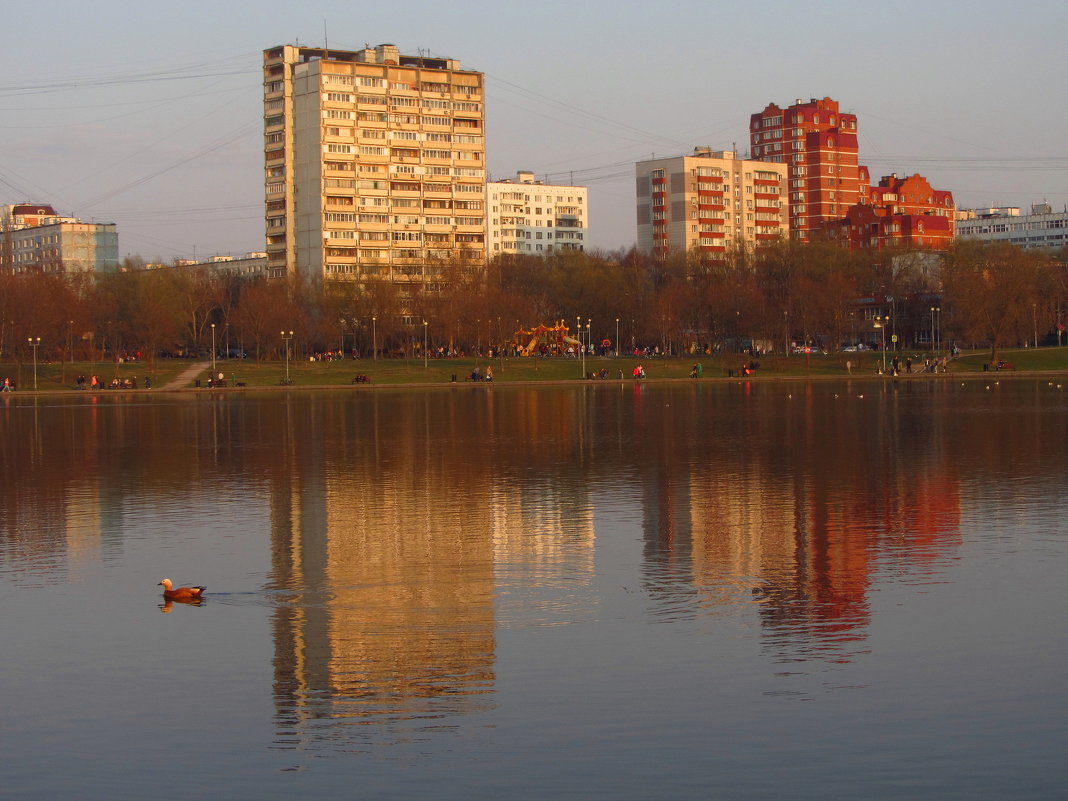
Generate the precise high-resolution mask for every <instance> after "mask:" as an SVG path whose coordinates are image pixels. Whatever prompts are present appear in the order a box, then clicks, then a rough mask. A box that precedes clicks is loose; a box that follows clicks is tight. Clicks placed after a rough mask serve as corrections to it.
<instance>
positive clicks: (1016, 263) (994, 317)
mask: <svg viewBox="0 0 1068 801" xmlns="http://www.w3.org/2000/svg"><path fill="white" fill-rule="evenodd" d="M1049 273H1050V264H1049V257H1048V256H1046V255H1045V254H1043V253H1040V252H1039V251H1035V250H1024V249H1023V248H1020V247H1017V246H1016V245H1012V244H1009V243H1005V242H991V243H987V242H982V241H978V240H967V239H966V240H960V241H958V242H955V243H954V245H953V247H952V248H951V249H950V251H949V254H948V257H947V260H946V264H945V268H944V274H943V283H944V286H945V293H944V296H943V298H944V313H945V312H948V314H949V317H950V318H951V320H952V324H953V325H954V326H956V328H957V330H959V331H960V333H961V335H962V336H963V337H964V339H966V340H968V341H971V342H973V343H980V342H988V343H989V344H990V360H991V362H996V361H997V359H998V349H999V348H1001V347H1003V346H1004V345H1006V344H1007V343H1010V342H1018V341H1020V340H1026V339H1027V336H1028V332H1029V331H1031V330H1032V326H1033V325H1034V319H1035V318H1034V315H1035V312H1036V308H1037V305H1038V304H1039V303H1040V302H1041V300H1042V298H1041V295H1040V290H1041V288H1042V286H1043V283H1044V281H1046V278H1047V276H1048V275H1049Z"/></svg>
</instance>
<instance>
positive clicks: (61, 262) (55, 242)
mask: <svg viewBox="0 0 1068 801" xmlns="http://www.w3.org/2000/svg"><path fill="white" fill-rule="evenodd" d="M118 264H119V235H118V232H117V230H116V228H115V223H96V222H83V221H82V220H79V219H77V218H75V217H62V216H60V215H58V214H56V212H55V210H54V209H53V208H52V207H51V206H48V205H46V204H35V203H19V204H15V205H11V206H4V207H3V208H2V209H0V269H3V270H4V271H6V272H16V273H21V272H41V273H99V272H109V271H112V270H115V269H117V268H118Z"/></svg>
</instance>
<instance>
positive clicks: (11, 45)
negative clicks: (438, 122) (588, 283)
mask: <svg viewBox="0 0 1068 801" xmlns="http://www.w3.org/2000/svg"><path fill="white" fill-rule="evenodd" d="M1066 31H1068V4H1065V3H1063V2H1053V1H1050V2H1040V1H1039V0H1018V1H1017V2H1014V3H1005V2H1003V0H1001V1H999V2H987V0H973V2H968V3H963V2H950V1H949V0H926V1H925V2H915V1H914V0H899V2H895V3H887V2H880V3H871V2H863V0H853V2H838V0H826V1H824V2H817V1H816V0H807V1H803V0H793V2H784V1H781V0H765V2H763V3H759V4H753V3H747V4H741V3H720V2H712V1H711V0H708V1H706V2H690V1H689V0H676V1H673V0H660V1H659V2H656V3H651V2H648V0H644V1H643V2H631V0H615V1H614V2H608V1H607V0H540V2H536V3H532V2H524V3H517V2H508V1H507V0H498V2H485V3H481V2H464V0H452V2H448V3H445V2H441V0H436V1H435V2H429V1H428V0H407V1H406V2H388V3H386V2H383V3H381V4H376V3H374V2H368V1H367V0H365V1H364V2H352V0H345V1H344V2H333V1H331V2H318V3H316V2H314V0H312V1H311V2H304V3H293V2H291V0H290V1H289V2H277V1H276V0H258V2H244V0H233V1H228V2H218V1H217V2H202V1H201V0H184V2H182V3H172V4H166V5H165V6H164V5H161V6H160V7H157V6H156V4H154V3H146V2H143V0H142V2H137V3H134V2H127V1H126V0H99V2H93V3H86V2H84V0H83V1H82V2H67V1H66V0H58V2H51V3H38V4H33V3H20V4H16V5H13V6H12V7H11V8H8V9H6V10H5V12H4V32H5V36H4V39H5V42H4V47H3V48H2V49H0V203H4V204H6V203H17V202H23V201H29V202H34V203H47V204H50V205H52V206H53V207H54V208H55V209H56V211H57V212H59V213H60V214H65V215H71V216H77V217H80V218H82V219H85V220H95V221H98V222H114V223H116V224H117V226H118V232H119V253H120V257H124V256H127V255H139V256H141V257H142V258H145V259H146V260H149V261H154V260H157V259H158V260H164V261H168V260H170V259H173V258H204V257H209V256H214V255H240V254H243V253H246V252H249V251H261V250H263V248H264V224H263V161H262V159H263V157H262V153H263V146H262V108H263V105H262V72H261V61H262V53H263V50H265V49H267V48H270V47H273V46H276V45H280V44H302V45H309V46H317V47H321V46H323V45H324V43H325V44H328V45H329V46H330V47H331V48H338V49H350V50H355V49H359V48H361V47H363V46H364V45H365V44H371V45H375V44H381V43H384V42H389V43H393V44H396V45H397V46H398V47H399V48H400V50H401V52H402V53H405V54H417V53H419V52H423V53H428V54H430V55H434V56H440V57H447V58H453V59H458V60H459V61H460V62H461V65H462V66H463V68H465V69H475V70H479V71H482V72H484V73H485V74H486V140H487V141H486V150H487V156H486V158H487V168H488V172H489V175H490V178H491V179H500V178H507V177H512V176H514V175H515V173H516V171H518V170H530V171H533V172H534V173H535V174H536V176H537V177H538V178H539V179H542V180H546V181H547V182H550V183H563V184H569V183H574V184H577V185H584V186H588V187H589V203H590V232H589V241H590V246H591V247H593V248H598V249H602V250H608V251H611V250H617V249H620V248H627V247H630V246H631V245H633V244H634V241H635V212H634V177H633V175H634V163H635V162H637V161H641V160H643V159H648V158H652V157H654V156H655V157H658V158H659V157H664V156H676V155H681V154H684V153H690V152H692V150H693V148H694V147H696V146H708V147H712V148H714V149H717V150H721V149H732V148H736V149H737V150H738V151H739V152H740V153H741V154H742V155H746V153H747V151H748V146H749V144H748V125H749V115H750V114H753V113H756V112H758V111H760V110H762V109H763V108H764V107H765V106H766V105H767V104H768V103H772V102H774V103H777V104H778V105H780V106H784V107H785V106H787V105H789V104H791V103H793V102H794V101H795V100H796V99H798V98H801V99H804V100H808V99H810V98H813V97H820V98H822V97H831V98H834V99H835V100H837V101H838V102H839V103H840V105H841V109H842V110H843V111H848V112H853V113H855V114H856V115H857V117H858V131H859V142H860V161H861V163H862V164H867V165H868V166H869V167H870V170H871V175H872V179H873V180H876V179H877V178H878V177H880V176H883V175H889V174H890V173H893V172H896V173H898V174H899V175H905V174H912V173H915V172H919V173H921V174H923V175H924V176H926V177H927V178H928V179H929V180H930V181H931V183H932V185H933V186H934V187H935V188H936V189H948V190H950V191H951V192H953V195H954V199H955V201H956V203H957V205H958V207H960V208H974V207H981V206H989V205H1001V206H1006V205H1014V206H1020V207H1022V208H1024V209H1025V210H1026V209H1029V208H1030V206H1031V204H1032V203H1036V202H1043V201H1046V202H1049V203H1050V204H1052V205H1053V206H1054V208H1055V209H1061V208H1064V207H1065V206H1066V204H1068V182H1066V174H1065V173H1066V170H1068V104H1066V103H1065V102H1064V101H1065V90H1064V88H1063V87H1064V75H1065V74H1066V67H1068V48H1066V47H1065V46H1064V43H1063V42H1064V34H1065V32H1066Z"/></svg>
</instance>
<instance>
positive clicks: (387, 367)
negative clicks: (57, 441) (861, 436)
mask: <svg viewBox="0 0 1068 801" xmlns="http://www.w3.org/2000/svg"><path fill="white" fill-rule="evenodd" d="M904 355H905V354H904V353H903V354H902V358H903V357H904ZM911 355H913V356H915V357H917V358H915V359H914V362H918V363H919V364H920V365H922V363H923V358H924V353H923V352H919V353H912V354H911ZM1000 355H1001V358H1002V359H1004V360H1005V361H1008V362H1011V363H1013V364H1015V365H1016V368H1017V370H1019V371H1068V347H1063V348H1039V349H1038V350H1035V349H1033V348H1024V349H1014V350H1005V351H1002V352H1001V354H1000ZM889 357H890V354H887V358H888V359H889ZM989 358H990V353H989V351H986V350H983V351H972V352H965V353H964V354H962V355H961V358H960V359H958V360H956V361H954V362H951V363H950V367H949V372H950V373H951V374H967V373H981V372H983V363H984V362H986V361H988V360H989ZM750 360H751V357H749V356H746V355H743V354H737V353H732V354H719V355H716V356H700V357H698V356H685V357H674V358H656V357H651V358H644V357H643V358H641V359H636V358H634V357H631V356H621V357H620V358H618V359H616V358H610V357H608V358H602V357H587V359H586V364H585V372H587V373H594V374H596V373H598V372H599V371H600V370H601V369H602V368H604V369H606V370H607V371H608V377H609V378H612V379H616V380H618V379H619V378H620V374H621V373H622V376H623V378H624V379H628V380H629V379H630V378H631V371H632V369H633V368H634V366H635V365H636V364H638V363H639V362H640V363H641V364H643V365H644V366H645V372H646V376H647V377H648V378H649V379H663V378H675V379H685V378H688V377H689V374H690V369H691V367H692V366H693V365H694V364H695V363H697V362H700V363H701V365H702V367H703V371H702V377H703V378H705V379H710V378H726V377H727V376H728V371H732V372H733V374H734V376H737V375H738V374H739V371H740V369H741V366H742V364H743V363H748V362H749V361H750ZM756 361H758V362H759V363H760V369H758V370H756V371H754V372H753V376H754V377H756V378H761V377H764V378H805V377H813V378H819V377H844V376H846V375H848V373H847V369H846V362H847V361H848V362H851V364H852V375H853V376H854V377H857V376H872V375H877V374H878V372H879V368H880V366H881V365H882V356H881V355H880V354H878V353H873V352H870V351H869V352H863V353H834V354H816V353H814V354H811V355H809V356H807V357H806V356H804V355H790V356H784V355H782V354H778V355H770V356H762V357H759V358H757V359H756ZM198 363H203V362H194V361H192V360H185V359H173V360H172V359H166V360H159V361H158V362H157V363H156V364H155V365H149V364H147V363H143V362H138V363H125V364H113V363H111V362H95V363H93V362H76V363H74V364H67V365H61V364H39V365H38V369H37V385H38V388H39V389H40V390H53V391H54V390H63V389H67V390H73V389H74V387H75V384H74V379H75V376H77V375H79V374H82V375H85V376H86V377H88V376H90V375H92V374H94V373H95V374H96V375H98V376H99V377H100V379H101V381H102V382H103V383H105V384H106V383H108V382H110V381H111V379H112V378H119V379H125V378H134V377H136V378H137V385H138V387H139V388H144V379H145V376H151V378H152V382H153V387H154V388H156V389H158V388H160V387H162V386H164V385H165V384H167V383H168V382H169V381H171V380H173V379H175V378H176V377H178V376H179V375H181V373H182V372H183V371H185V370H187V369H188V368H190V367H191V366H193V365H194V364H198ZM476 364H477V365H478V366H479V367H480V368H481V369H482V372H483V373H485V370H486V367H487V366H492V367H493V372H494V379H495V381H496V382H497V383H499V384H505V383H524V382H536V381H579V380H581V379H582V377H583V375H584V373H583V366H582V360H581V359H566V358H552V359H540V358H539V359H530V358H505V359H493V360H487V359H477V360H476V359H473V358H466V359H430V360H428V361H427V363H426V366H425V367H424V363H423V361H422V360H421V359H379V360H378V361H371V360H367V359H364V360H362V361H353V360H351V359H347V360H344V361H337V362H307V361H297V360H294V361H291V362H290V364H289V374H290V378H291V380H292V382H293V385H294V386H297V387H312V386H326V387H329V386H337V387H340V386H350V385H351V383H352V378H353V376H355V375H356V374H357V373H363V374H365V375H367V376H368V377H369V378H370V381H371V384H372V385H414V384H447V383H450V382H451V380H452V376H453V375H455V376H456V380H457V382H458V383H461V384H463V383H465V378H466V376H468V375H470V373H471V371H472V369H474V367H475V365H476ZM209 369H210V367H208V368H205V369H203V370H201V371H200V373H199V374H198V375H197V376H195V377H194V378H192V379H190V380H189V381H188V382H186V383H184V384H183V386H184V387H189V388H192V387H194V386H195V381H196V379H197V378H199V379H200V380H201V382H202V385H203V384H206V379H207V377H208V371H209ZM216 371H217V372H222V373H223V374H224V375H225V376H226V380H227V383H228V385H230V386H232V385H233V383H234V381H236V382H238V383H242V384H244V385H245V386H247V387H277V386H280V385H282V382H283V379H284V378H285V375H286V365H285V362H279V361H268V362H256V361H251V360H220V361H218V362H217V365H216ZM4 375H8V376H11V377H12V378H13V379H14V380H16V381H17V382H18V386H19V387H20V388H21V389H23V390H27V389H32V388H33V368H32V366H31V365H28V364H23V365H21V367H19V366H16V365H12V364H6V365H4V364H0V377H2V376H4Z"/></svg>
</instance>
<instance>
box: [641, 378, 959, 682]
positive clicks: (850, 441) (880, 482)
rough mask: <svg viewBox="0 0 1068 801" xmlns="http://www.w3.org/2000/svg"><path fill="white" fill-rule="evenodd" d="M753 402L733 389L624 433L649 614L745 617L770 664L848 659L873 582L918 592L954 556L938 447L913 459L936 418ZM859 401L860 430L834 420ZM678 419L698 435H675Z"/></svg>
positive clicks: (754, 391) (847, 420)
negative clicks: (634, 449)
mask: <svg viewBox="0 0 1068 801" xmlns="http://www.w3.org/2000/svg"><path fill="white" fill-rule="evenodd" d="M860 386H861V387H863V386H864V385H860ZM868 386H869V387H870V385H868ZM762 389H763V391H759V389H758V388H757V387H755V386H754V385H752V384H749V383H739V384H738V385H736V386H735V387H733V393H734V397H733V398H731V399H730V400H731V402H729V403H727V402H725V399H724V398H723V397H722V394H719V395H717V394H713V393H701V392H695V393H694V394H693V395H691V396H690V397H689V398H688V399H687V401H688V402H687V403H686V404H685V407H684V408H682V409H673V410H672V412H671V413H670V414H668V415H665V414H663V413H662V412H661V410H658V411H657V412H654V413H652V414H648V415H640V416H639V417H638V419H636V421H635V425H636V426H637V427H638V428H639V429H642V430H643V431H644V434H643V436H642V437H641V438H640V439H641V442H642V443H644V450H645V453H644V456H643V459H642V463H643V464H644V465H645V466H646V477H645V480H644V481H643V482H642V487H643V492H644V521H643V527H644V541H645V554H646V562H645V565H644V575H645V580H646V587H647V590H648V592H649V594H650V598H651V599H652V601H653V602H654V605H653V614H654V615H656V616H658V617H661V618H670V619H673V618H676V617H678V616H679V615H688V616H692V615H697V614H727V613H733V612H736V611H737V609H738V608H739V607H744V606H747V605H751V604H753V603H755V604H757V608H758V609H759V617H760V621H761V624H762V626H763V629H764V633H765V638H764V642H765V645H766V647H767V648H768V649H769V650H770V655H771V656H772V658H774V659H776V660H778V661H783V662H792V661H804V660H809V659H813V658H817V659H826V660H831V661H848V660H850V659H852V658H853V657H854V656H855V655H856V654H857V653H858V652H862V651H863V650H864V649H865V648H866V638H867V633H866V628H867V625H868V624H869V622H870V616H871V609H870V602H869V593H870V590H871V586H872V584H873V580H874V577H875V573H876V571H883V572H884V573H885V572H886V571H892V572H894V573H896V574H898V575H901V576H906V575H909V576H912V577H919V578H920V580H922V579H923V576H925V575H928V574H937V573H938V572H939V571H940V570H941V562H942V560H944V559H945V558H946V557H947V556H950V555H951V554H952V553H953V550H954V548H955V547H956V546H957V545H958V544H959V524H960V499H959V481H958V478H957V475H956V469H955V468H954V466H953V465H952V464H951V461H950V459H949V458H948V457H947V453H946V448H945V447H942V448H930V447H928V442H943V439H944V434H945V432H943V431H937V430H934V431H932V430H930V428H929V427H930V426H935V427H937V426H939V425H940V424H941V421H940V417H941V416H937V417H936V416H932V415H929V416H928V417H927V418H925V419H924V420H923V421H922V422H921V424H920V425H919V426H917V420H916V419H915V418H912V417H910V416H909V415H908V414H906V413H904V412H903V411H902V407H901V404H900V400H901V399H900V397H899V396H898V394H897V392H896V391H894V390H889V391H882V390H883V389H884V388H882V387H875V390H876V392H875V393H872V392H870V391H869V392H868V393H866V394H861V393H859V392H848V393H838V394H835V395H833V396H829V395H827V394H824V395H820V394H818V390H817V388H816V387H814V386H811V385H810V386H808V387H804V386H799V387H798V391H797V392H796V393H789V396H788V397H787V395H786V394H785V393H782V392H781V391H780V392H768V391H767V387H763V388H762ZM679 400H680V399H678V398H673V404H675V406H678V405H679ZM862 402H867V403H869V404H874V405H875V411H876V416H875V417H874V418H872V417H871V416H869V415H867V414H849V413H845V412H846V409H844V408H843V406H844V405H845V404H847V403H862ZM717 405H719V406H720V407H721V408H722V407H724V406H726V407H727V408H729V409H730V410H731V413H730V414H729V415H726V416H725V415H722V414H721V413H718V410H717ZM679 419H681V420H683V421H690V420H692V419H704V420H706V421H708V424H707V425H705V426H697V427H696V428H693V427H691V426H690V424H689V422H686V424H685V425H686V427H687V428H688V429H689V430H688V431H680V430H679V426H678V424H677V423H676V422H675V420H679ZM830 429H833V430H834V436H828V433H827V432H828V431H829V430H830ZM920 438H927V441H921V440H920Z"/></svg>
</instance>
